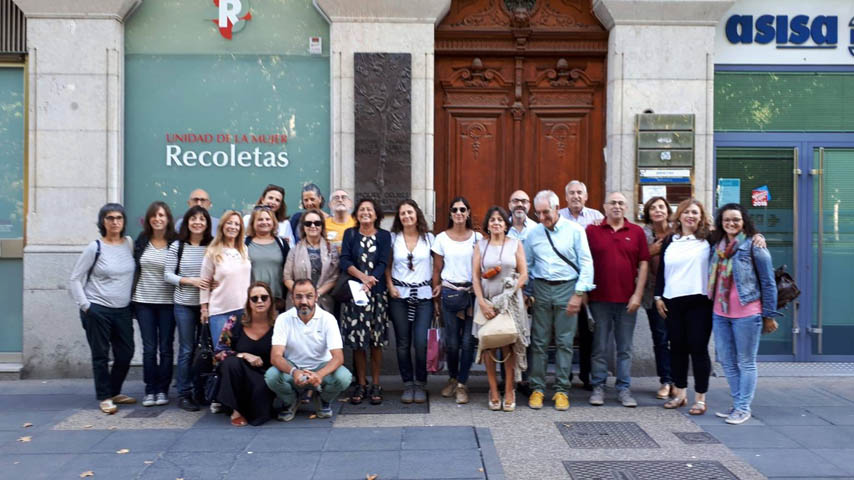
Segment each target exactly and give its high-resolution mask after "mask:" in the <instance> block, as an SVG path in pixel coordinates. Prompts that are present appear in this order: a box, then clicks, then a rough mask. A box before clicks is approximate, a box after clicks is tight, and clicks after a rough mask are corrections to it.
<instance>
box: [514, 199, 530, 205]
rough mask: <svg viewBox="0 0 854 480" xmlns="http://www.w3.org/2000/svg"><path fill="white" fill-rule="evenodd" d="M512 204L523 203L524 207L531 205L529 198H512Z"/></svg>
mask: <svg viewBox="0 0 854 480" xmlns="http://www.w3.org/2000/svg"><path fill="white" fill-rule="evenodd" d="M510 203H521V204H523V205H525V204H528V203H531V201H530V200H528V199H527V198H511V199H510Z"/></svg>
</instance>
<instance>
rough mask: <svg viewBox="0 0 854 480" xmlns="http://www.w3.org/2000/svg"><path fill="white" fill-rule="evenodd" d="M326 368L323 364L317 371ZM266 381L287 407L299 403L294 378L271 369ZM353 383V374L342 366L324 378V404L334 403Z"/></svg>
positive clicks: (266, 374)
mask: <svg viewBox="0 0 854 480" xmlns="http://www.w3.org/2000/svg"><path fill="white" fill-rule="evenodd" d="M324 366H326V364H325V363H324V364H322V365H321V366H320V367H318V368H317V369H316V370H315V371H317V370H320V369H321V368H323V367H324ZM264 381H265V382H266V383H267V388H269V389H270V390H272V391H273V393H275V394H276V396H277V397H279V400H281V401H282V403H284V404H285V406H290V405H293V404H294V402H296V401H297V387H296V382H294V377H292V376H290V375H289V374H287V373H285V372H283V371H281V370H279V369H278V368H276V367H270V368H268V369H267V372H266V373H265V374H264ZM352 381H353V374H351V373H350V371H349V370H347V367H345V366H344V365H341V366H340V367H338V368H336V369H335V371H334V372H332V373H330V374H329V375H327V376H325V377H323V382H321V383H320V387H321V389H320V398H321V400H323V401H324V402H334V401H335V400H337V399H338V395H339V394H340V393H341V392H343V391H344V390H347V388H348V387H349V386H350V382H352Z"/></svg>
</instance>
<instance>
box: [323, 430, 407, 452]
mask: <svg viewBox="0 0 854 480" xmlns="http://www.w3.org/2000/svg"><path fill="white" fill-rule="evenodd" d="M402 435H403V431H402V429H401V428H397V427H383V428H333V429H332V431H331V432H329V438H327V439H326V445H324V447H323V450H324V451H326V452H356V451H368V450H370V451H376V450H400V446H401V436H402ZM368 455H370V454H368Z"/></svg>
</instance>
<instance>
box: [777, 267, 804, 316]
mask: <svg viewBox="0 0 854 480" xmlns="http://www.w3.org/2000/svg"><path fill="white" fill-rule="evenodd" d="M774 282H775V283H776V284H777V310H780V309H782V308H784V307H785V306H786V305H788V304H789V303H791V302H792V301H794V300H795V299H796V298H798V297H799V296H800V295H801V289H800V288H798V286H797V285H796V284H795V280H794V279H793V278H792V276H791V275H789V272H787V271H786V266H785V265H780V266H779V267H777V269H776V270H774Z"/></svg>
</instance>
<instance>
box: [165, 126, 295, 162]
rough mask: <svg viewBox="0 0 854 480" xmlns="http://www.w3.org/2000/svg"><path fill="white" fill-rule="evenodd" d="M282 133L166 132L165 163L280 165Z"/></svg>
mask: <svg viewBox="0 0 854 480" xmlns="http://www.w3.org/2000/svg"><path fill="white" fill-rule="evenodd" d="M287 142H288V136H287V134H284V133H274V134H270V135H258V134H254V133H217V134H212V133H204V134H196V133H185V134H179V133H167V134H166V166H167V167H203V168H204V167H220V168H222V167H243V168H250V167H254V168H284V167H287V166H288V152H286V151H285V150H284V147H285V144H286V143H287Z"/></svg>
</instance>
